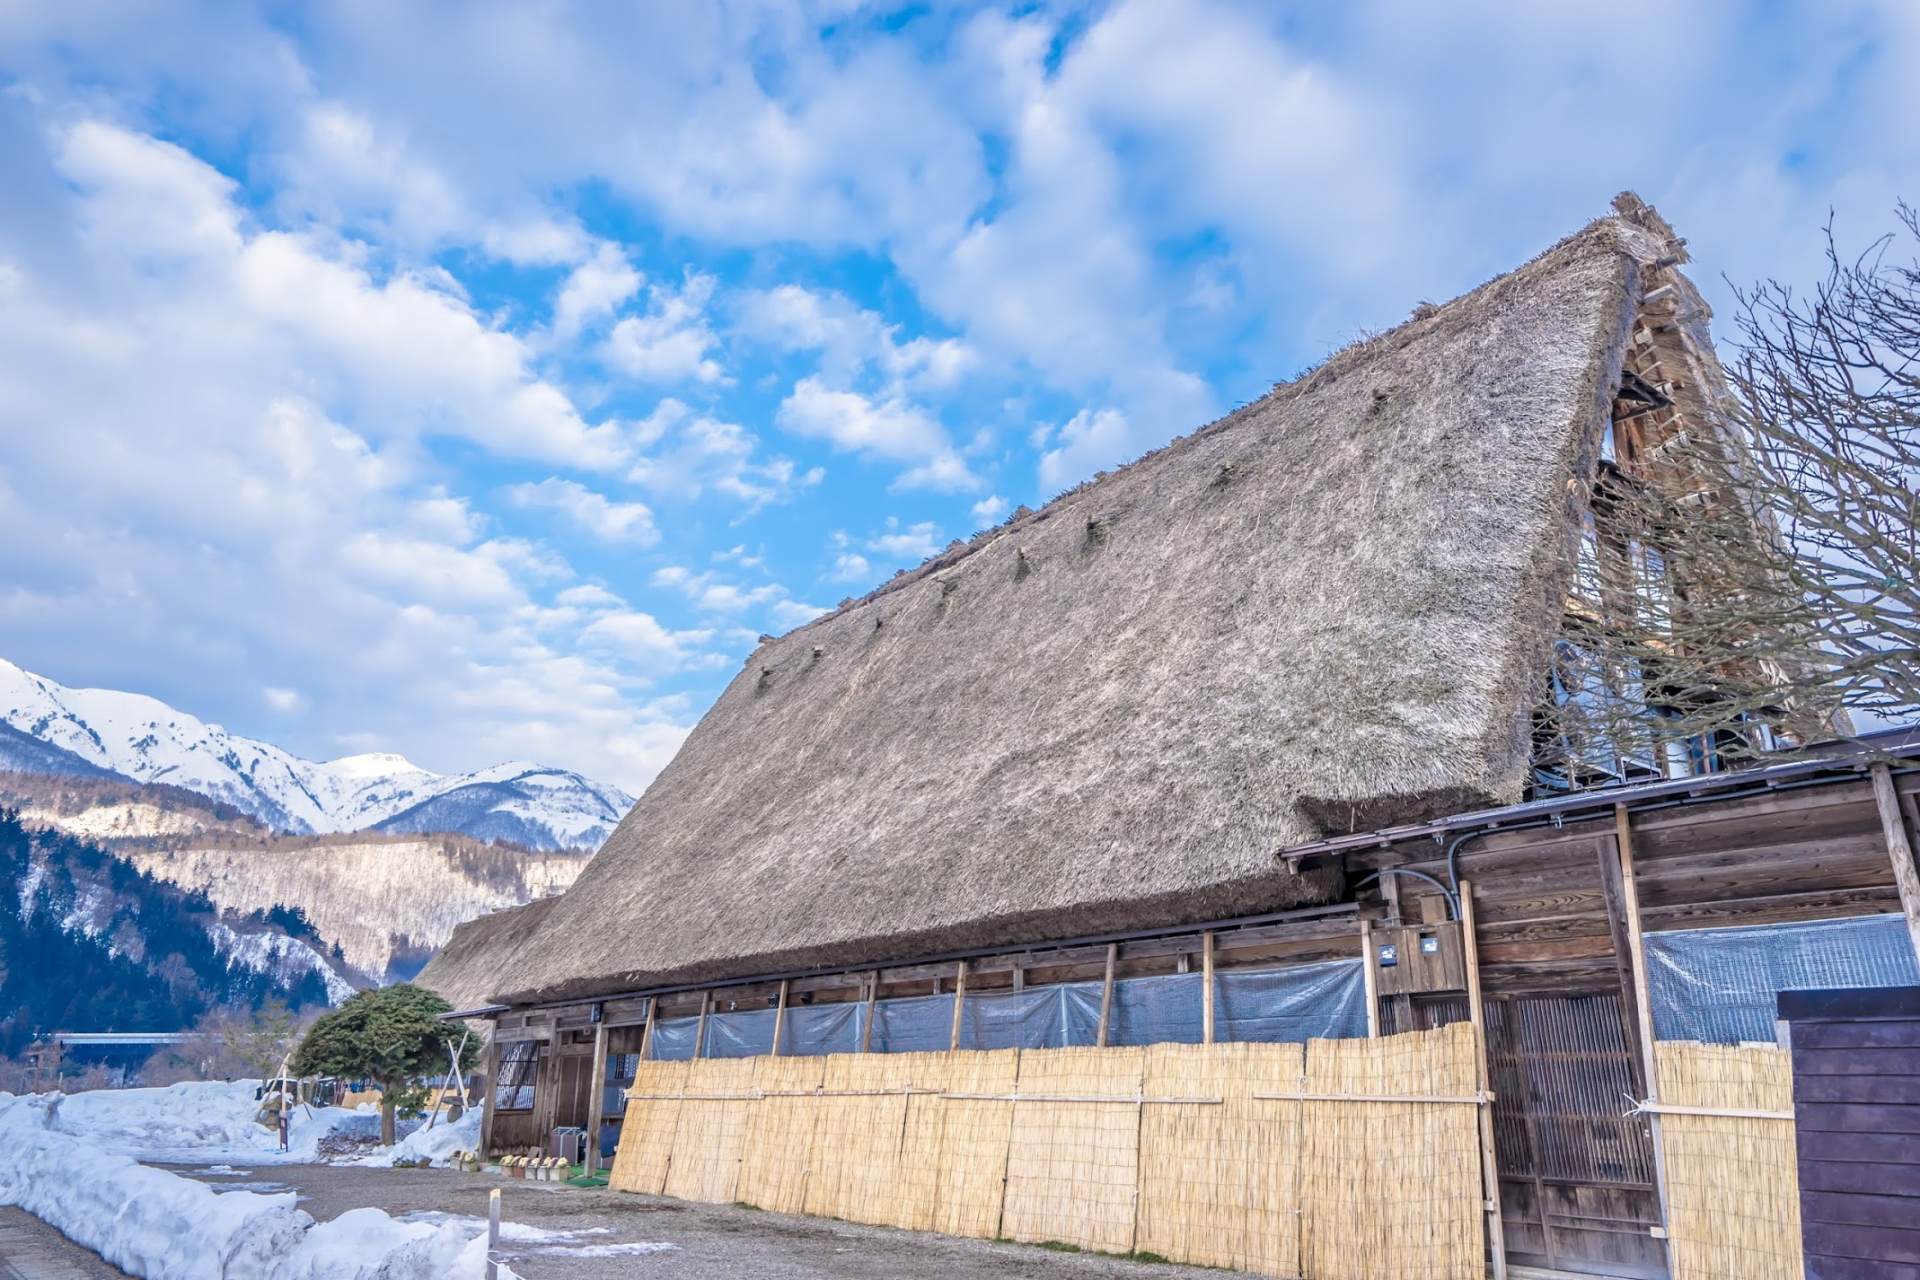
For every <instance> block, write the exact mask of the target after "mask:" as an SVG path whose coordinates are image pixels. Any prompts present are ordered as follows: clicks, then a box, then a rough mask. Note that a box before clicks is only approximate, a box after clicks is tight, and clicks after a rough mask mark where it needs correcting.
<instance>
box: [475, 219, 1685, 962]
mask: <svg viewBox="0 0 1920 1280" xmlns="http://www.w3.org/2000/svg"><path fill="white" fill-rule="evenodd" d="M1634 216H1635V217H1636V218H1637V219H1638V220H1639V221H1644V222H1646V223H1648V224H1649V225H1650V226H1651V225H1653V224H1654V223H1655V222H1657V220H1656V219H1653V218H1652V215H1651V214H1650V212H1642V213H1636V214H1635V215H1634ZM1661 231H1664V226H1663V224H1662V225H1659V226H1656V227H1654V229H1653V230H1652V231H1649V230H1647V229H1644V228H1642V227H1641V226H1639V225H1636V224H1635V222H1634V221H1630V220H1629V219H1628V218H1626V217H1614V218H1608V219H1604V220H1602V221H1600V222H1597V223H1595V224H1593V225H1592V226H1590V227H1588V228H1587V229H1586V230H1584V231H1582V232H1581V233H1580V234H1578V235H1576V236H1573V237H1572V238H1570V239H1569V240H1567V241H1564V242H1562V243H1561V244H1559V245H1557V246H1555V247H1554V248H1553V249H1552V250H1550V251H1548V252H1547V253H1546V254H1544V255H1542V256H1541V257H1540V258H1538V259H1536V260H1535V261H1533V262H1531V263H1529V264H1528V265H1527V266H1525V267H1522V268H1521V269H1519V270H1518V271H1515V272H1513V273H1512V274H1510V275H1507V276H1503V277H1501V278H1500V279H1497V280H1495V281H1493V282H1491V283H1489V284H1487V285H1485V286H1483V287H1481V288H1480V289H1478V290H1475V291H1474V292H1473V293H1471V294H1468V295H1467V296H1465V297H1463V298H1461V299H1459V300H1457V301H1455V302H1452V303H1450V304H1448V305H1445V306H1442V307H1438V308H1432V307H1423V308H1422V309H1421V311H1420V312H1419V313H1417V315H1416V318H1415V319H1414V320H1412V321H1410V322H1409V323H1407V324H1404V325H1402V326H1400V327H1399V328H1397V329H1395V330H1393V331H1391V332H1390V333H1387V334H1384V335H1382V336H1380V337H1378V338H1374V339H1372V340H1370V341H1367V342H1365V343H1362V344H1360V345H1357V346H1355V347H1352V348H1350V349H1348V350H1346V351H1344V352H1342V353H1340V354H1339V355H1337V356H1335V357H1334V358H1333V359H1331V360H1329V361H1327V362H1326V363H1325V364H1324V365H1322V366H1321V367H1320V368H1318V369H1317V370H1315V371H1313V372H1312V373H1311V374H1309V375H1307V376H1304V377H1302V378H1300V379H1299V380H1297V381H1295V382H1292V383H1289V384H1286V385H1283V386H1280V387H1277V388H1275V390H1274V391H1273V392H1272V393H1271V394H1269V395H1267V396H1265V397H1264V398H1262V399H1261V400H1259V401H1258V402H1257V403H1255V404H1252V405H1249V406H1248V407H1246V408H1245V409H1242V410H1240V411H1238V412H1236V413H1234V414H1232V415H1230V416H1229V417H1227V418H1225V419H1222V420H1221V421H1219V422H1216V423H1214V424H1212V425H1211V426H1208V427H1206V428H1203V429H1202V430H1200V431H1198V432H1196V433H1194V434H1193V435H1191V436H1188V437H1186V438H1184V439H1181V440H1178V441H1176V442H1175V443H1173V444H1171V445H1169V446H1168V447H1166V448H1164V449H1161V450H1159V451H1158V452H1156V453H1153V454H1150V455H1148V456H1147V457H1145V458H1143V459H1141V460H1140V461H1138V462H1135V463H1133V464H1131V465H1129V466H1127V467H1123V468H1121V469H1120V470H1118V471H1115V472H1113V473H1112V474H1109V475H1106V476H1103V477H1101V478H1099V479H1097V480H1095V481H1093V482H1090V483H1088V484H1086V485H1083V486H1081V487H1080V488H1078V489H1076V490H1074V491H1072V492H1070V493H1068V494H1066V495H1064V496H1062V497H1061V498H1059V499H1057V500H1055V501H1054V502H1052V503H1050V504H1049V505H1048V506H1047V507H1046V508H1044V509H1043V510H1040V511H1037V512H1030V513H1021V514H1019V515H1016V517H1015V518H1014V519H1012V520H1011V521H1009V522H1008V523H1007V524H1005V525H1003V526H1001V527H1000V528H998V529H996V530H993V531H991V532H990V533H989V534H985V535H982V536H980V537H977V538H975V539H974V540H973V541H972V542H970V543H968V544H966V545H965V546H961V547H957V548H955V549H953V550H952V551H950V552H948V553H947V554H945V555H943V556H940V557H937V558H936V559H934V560H933V561H931V562H929V563H928V564H927V565H925V566H923V567H922V568H920V569H919V570H917V571H915V572H913V573H910V574H907V575H903V576H902V577H901V578H899V579H896V580H895V581H894V582H892V583H889V584H888V585H887V586H885V587H883V588H881V589H880V590H879V591H876V592H874V593H873V594H872V595H870V596H868V597H866V598H865V599H862V600H859V601H854V602H850V603H849V604H847V605H845V606H843V607H841V608H840V609H839V610H837V611H836V612H834V613H832V614H829V615H827V616H825V617H823V618H820V619H818V620H817V621H815V622H812V623H810V624H808V625H807V626H804V627H802V628H800V629H799V630H797V631H794V632H792V633H790V634H788V635H786V636H784V637H781V638H779V639H777V640H772V641H769V642H767V643H765V644H763V645H762V646H761V647H760V649H759V650H758V651H757V652H755V653H754V654H753V656H752V657H751V658H750V659H748V661H747V663H746V666H745V668H744V669H743V670H742V671H741V672H740V674H739V675H738V676H737V677H736V678H735V679H734V680H733V682H732V684H731V685H729V686H728V688H727V690H726V691H725V692H724V693H723V694H722V695H721V696H720V698H719V700H718V701H717V702H716V703H715V704H714V705H713V707H712V709H711V710H710V711H708V713H707V714H706V716H705V717H704V718H703V719H702V720H701V721H700V724H699V725H698V726H697V727H696V728H695V729H694V731H693V733H692V735H691V736H690V737H689V738H688V739H687V742H686V744H685V745H684V746H683V747H682V748H681V750H680V752H679V754H678V755H677V756H676V757H675V759H674V760H673V762H672V763H671V764H670V765H669V766H668V767H667V768H666V769H665V771H663V772H662V773H661V774H660V776H659V777H658V778H657V779H656V780H655V781H654V783H653V785H652V786H651V787H650V788H648V790H647V792H646V794H645V795H644V796H643V797H641V799H640V801H639V803H638V804H636V805H635V807H634V809H633V811H632V812H631V813H629V814H628V815H627V818H626V820H625V821H624V822H623V823H621V825H620V827H619V829H618V830H617V831H616V832H615V833H614V835H613V836H612V838H611V839H610V840H609V841H608V842H607V844H606V846H605V847H604V848H603V849H602V850H601V852H600V853H599V855H598V856H597V857H596V858H595V859H594V860H593V862H592V863H591V864H590V865H589V866H588V868H587V869H586V871H585V872H584V873H582V875H581V876H580V879H579V881H578V882H577V883H576V884H575V885H574V886H573V888H572V889H571V890H570V891H569V892H568V893H567V894H566V895H565V896H564V897H563V898H562V899H561V900H560V901H559V902H558V904H557V905H555V906H554V907H553V908H552V909H551V911H549V912H547V913H546V918H545V919H544V921H542V922H541V924H540V925H539V927H538V928H536V929H535V930H534V931H533V933H532V935H531V936H530V937H528V938H527V939H525V941H524V943H523V944H522V945H521V946H519V947H518V948H517V950H516V954H515V955H514V956H513V957H512V960H511V964H510V965H501V964H491V965H490V966H489V967H490V968H491V969H492V971H493V972H494V973H495V974H496V975H497V977H496V978H495V979H494V980H493V982H492V984H491V987H490V992H489V993H490V994H492V995H496V996H510V997H518V998H527V997H531V996H541V997H546V998H552V997H561V996H564V997H572V996H580V995H589V994H595V993H603V992H608V991H614V990H622V989H636V988H644V987H647V986H650V985H661V984H667V983H674V982H687V981H707V980H716V979H722V978H729V977H737V976H747V975H753V974H760V973H767V972H773V971H778V970H783V969H789V968H799V967H804V966H811V965H845V966H849V967H851V966H858V965H863V964H871V963H875V962H880V961H885V960H890V959H900V958H903V957H911V956H916V955H924V954H933V953H937V952H941V951H946V950H958V949H964V948H969V947H981V946H999V945H1005V944H1013V945H1018V944H1021V943H1024V942H1029V941H1041V940H1045V939H1049V938H1060V937H1066V936H1074V935H1086V934H1091V933H1096V932H1101V931H1106V930H1117V929H1127V928H1139V927H1160V926H1162V925H1178V924H1183V923H1189V922H1193V921H1197V920H1205V919H1214V918H1221V917H1225V916H1230V915H1238V914H1246V913H1252V912H1257V911H1263V910H1269V909H1278V908H1283V907H1286V906H1289V905H1294V904H1299V903H1303V902H1315V901H1325V900H1327V899H1329V898H1330V897H1332V896H1334V895H1336V894H1337V892H1338V890H1339V886H1338V884H1337V883H1336V881H1335V879H1334V877H1335V875H1336V873H1335V872H1333V871H1330V870H1322V871H1309V872H1306V873H1303V874H1301V875H1291V874H1289V873H1288V872H1287V871H1286V870H1285V869H1284V867H1285V863H1284V862H1283V861H1281V860H1279V859H1278V858H1277V855H1278V854H1279V853H1280V852H1281V851H1282V850H1284V849H1285V848H1287V847H1288V846H1289V845H1294V844H1298V843H1301V842H1304V841H1308V840H1312V839H1314V838H1316V837H1319V836H1322V835H1324V834H1326V833H1329V832H1334V831H1346V830H1353V829H1356V828H1365V827H1372V826H1378V825H1382V824H1385V823H1388V822H1391V821H1398V820H1404V819H1411V818H1415V817H1429V816H1433V815H1436V814H1440V813H1444V812H1447V811H1451V810H1457V809H1461V808H1467V807H1479V806H1486V805H1493V804H1501V803H1507V802H1511V801H1514V800H1517V799H1518V798H1519V797H1520V792H1521V787H1522V783H1523V780H1524V778H1525V775H1526V769H1527V765H1528V740H1527V739H1528V713H1529V710H1530V709H1531V708H1532V706H1533V705H1534V702H1535V700H1536V698H1537V697H1538V696H1539V695H1540V694H1541V692H1542V691H1543V689H1544V687H1545V664H1546V661H1547V655H1548V652H1549V649H1550V644H1551V637H1552V634H1553V632H1554V630H1555V628H1556V627H1557V625H1558V621H1559V612H1560V602H1561V600H1562V598H1563V596H1564V592H1565V588H1566V582H1565V579H1564V569H1565V565H1566V562H1567V557H1566V555H1565V549H1566V546H1567V539H1568V536H1569V530H1570V528H1571V526H1572V521H1571V520H1570V518H1569V516H1570V509H1571V508H1572V507H1574V506H1575V505H1576V504H1577V503H1578V502H1580V501H1581V500H1582V499H1581V497H1580V494H1581V493H1583V492H1584V485H1582V484H1578V483H1573V481H1575V479H1576V478H1584V477H1586V476H1588V475H1590V474H1591V471H1592V467H1593V460H1592V456H1591V455H1592V452H1593V450H1594V449H1595V447H1596V442H1597V440H1598V438H1599V433H1600V429H1601V426H1602V424H1603V423H1604V422H1605V421H1606V420H1607V416H1608V410H1609V403H1610V400H1611V397H1612V394H1613V390H1614V388H1615V386H1616V384H1617V381H1618V378H1619V371H1620V367H1621V360H1622V350H1623V344H1624V342H1625V339H1626V335H1627V332H1628V329H1629V326H1630V324H1631V321H1632V319H1633V316H1634V312H1635V308H1636V305H1637V303H1638V301H1639V298H1640V294H1641V290H1642V284H1641V280H1642V278H1643V273H1644V268H1645V267H1646V265H1647V264H1649V263H1651V262H1652V261H1653V260H1654V259H1655V258H1657V257H1659V256H1662V255H1665V254H1669V253H1673V252H1676V251H1677V250H1676V247H1675V243H1674V242H1670V241H1669V240H1667V239H1666V238H1665V237H1664V236H1663V235H1661V234H1659V233H1660V232H1661ZM1663 265H1666V264H1663ZM462 984H463V985H468V983H467V980H466V979H465V978H463V979H462Z"/></svg>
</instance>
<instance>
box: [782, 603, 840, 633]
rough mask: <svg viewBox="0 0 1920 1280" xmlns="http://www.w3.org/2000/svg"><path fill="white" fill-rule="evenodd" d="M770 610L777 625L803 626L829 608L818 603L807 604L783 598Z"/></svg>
mask: <svg viewBox="0 0 1920 1280" xmlns="http://www.w3.org/2000/svg"><path fill="white" fill-rule="evenodd" d="M770 612H771V613H772V615H773V621H774V624H775V625H776V626H782V627H788V628H792V627H803V626H805V625H806V624H807V623H809V622H812V621H813V620H814V619H815V618H818V617H820V616H821V615H822V614H824V613H826V612H827V610H826V609H824V608H822V607H821V606H819V605H817V604H807V603H805V602H803V601H799V600H782V601H780V603H778V604H776V605H774V606H773V608H772V610H770Z"/></svg>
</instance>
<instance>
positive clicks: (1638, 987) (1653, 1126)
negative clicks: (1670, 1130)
mask: <svg viewBox="0 0 1920 1280" xmlns="http://www.w3.org/2000/svg"><path fill="white" fill-rule="evenodd" d="M1613 841H1614V844H1615V845H1616V846H1618V849H1619V854H1620V904H1621V908H1622V909H1623V911H1624V912H1625V914H1626V918H1627V953H1628V955H1629V957H1630V958H1631V959H1632V961H1633V1015H1634V1022H1635V1025H1636V1026H1637V1027H1638V1029H1639V1033H1640V1070H1641V1073H1642V1076H1643V1077H1644V1082H1645V1086H1646V1097H1645V1099H1644V1100H1645V1101H1646V1102H1649V1103H1658V1102H1659V1101H1660V1071H1659V1064H1658V1061H1657V1059H1656V1058H1655V1056H1654V1051H1653V1001H1652V999H1651V997H1650V996H1649V995H1648V993H1647V948H1646V939H1645V938H1644V937H1643V936H1642V935H1641V932H1640V885H1639V882H1638V881H1637V880H1636V879H1635V878H1634V874H1633V822H1632V819H1631V818H1630V817H1629V816H1628V814H1627V806H1626V805H1624V804H1616V805H1615V806H1614V807H1613ZM1647 1124H1648V1126H1649V1129H1650V1132H1651V1133H1652V1135H1653V1188H1654V1191H1655V1193H1656V1194H1657V1196H1658V1198H1659V1201H1660V1234H1659V1239H1660V1240H1661V1241H1663V1242H1664V1241H1666V1239H1667V1232H1669V1231H1671V1230H1672V1229H1673V1215H1672V1213H1671V1212H1670V1211H1669V1209H1668V1205H1667V1151H1666V1147H1665V1146H1664V1145H1663V1144H1662V1142H1661V1129H1660V1113H1659V1112H1658V1111H1653V1112H1649V1113H1648V1115H1647ZM1661 1248H1662V1249H1664V1250H1665V1251H1666V1253H1667V1255H1668V1256H1667V1265H1668V1267H1669V1269H1671V1267H1672V1265H1673V1256H1672V1255H1673V1246H1672V1245H1671V1244H1667V1243H1662V1245H1661Z"/></svg>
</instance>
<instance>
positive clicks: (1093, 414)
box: [1040, 409, 1135, 491]
mask: <svg viewBox="0 0 1920 1280" xmlns="http://www.w3.org/2000/svg"><path fill="white" fill-rule="evenodd" d="M1051 439H1052V443H1051V445H1050V447H1049V448H1048V449H1047V450H1046V451H1045V452H1044V453H1042V454H1041V455H1040V485H1041V487H1042V488H1044V489H1047V490H1049V491H1053V490H1059V489H1065V488H1068V487H1070V486H1071V485H1073V484H1075V483H1076V482H1078V481H1080V480H1084V479H1085V478H1086V477H1087V476H1089V475H1092V474H1093V473H1094V472H1095V471H1098V470H1100V469H1101V468H1102V467H1111V466H1114V465H1115V464H1117V463H1121V462H1125V461H1127V460H1128V459H1129V458H1131V457H1132V456H1133V454H1134V452H1135V438H1134V432H1133V429H1132V426H1131V424H1129V423H1128V421H1127V416H1126V415H1125V414H1124V413H1121V412H1120V411H1119V410H1118V409H1082V410H1081V411H1080V412H1079V413H1076V414H1074V415H1073V417H1072V419H1070V420H1069V421H1068V422H1066V423H1065V424H1064V425H1062V426H1061V428H1060V430H1059V432H1058V433H1057V434H1054V435H1053V436H1052V437H1051Z"/></svg>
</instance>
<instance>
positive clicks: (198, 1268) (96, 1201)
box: [0, 1093, 512, 1280]
mask: <svg viewBox="0 0 1920 1280" xmlns="http://www.w3.org/2000/svg"><path fill="white" fill-rule="evenodd" d="M67 1101H71V1099H62V1098H61V1097H60V1096H59V1095H57V1094H55V1095H34V1096H30V1097H25V1098H16V1097H14V1096H13V1095H11V1094H4V1093H0V1147H3V1148H4V1149H5V1150H6V1151H7V1154H8V1157H9V1158H8V1159H7V1160H6V1161H5V1162H0V1204H4V1205H17V1206H19V1207H20V1208H22V1209H25V1210H26V1211H27V1212H28V1213H31V1214H33V1215H35V1216H36V1217H38V1218H41V1219H42V1220H44V1221H46V1222H47V1223H49V1224H51V1225H52V1226H53V1227H55V1228H56V1229H58V1230H59V1231H60V1232H61V1233H63V1234H64V1235H66V1236H67V1237H68V1238H69V1239H72V1240H75V1241H77V1242H78V1243H80V1244H83V1245H85V1246H86V1247H88V1248H90V1249H92V1250H94V1251H95V1252H96V1253H98V1254H100V1255H101V1256H102V1257H103V1258H105V1259H107V1261H109V1262H111V1263H113V1264H114V1265H116V1266H118V1267H121V1268H122V1269H124V1270H126V1271H127V1272H129V1273H130V1274H132V1275H135V1276H139V1277H142V1280H477V1278H478V1277H480V1276H482V1275H484V1273H485V1270H486V1240H485V1238H484V1237H483V1236H481V1235H478V1234H476V1228H475V1227H473V1226H471V1225H469V1224H468V1223H465V1222H453V1221H449V1222H443V1223H427V1222H400V1221H396V1220H395V1219H393V1218H390V1217H388V1216H387V1215H386V1214H384V1213H382V1212H381V1211H380V1210H378V1209H355V1210H353V1211H351V1212H349V1213H343V1214H341V1215H340V1216H339V1217H337V1218H335V1219H334V1220H333V1221H331V1222H324V1223H316V1222H315V1221H314V1220H313V1218H312V1216H311V1215H309V1214H308V1213H306V1212H305V1211H304V1210H301V1209H299V1208H297V1207H296V1206H295V1197H294V1196H293V1194H292V1193H290V1192H287V1193H280V1194H269V1195H263V1194H260V1193H258V1192H254V1191H245V1190H239V1189H233V1190H222V1191H220V1192H216V1191H215V1190H214V1189H213V1188H212V1187H209V1186H206V1185H205V1184H203V1183H200V1182H195V1181H193V1180H192V1179H189V1178H183V1177H180V1176H179V1175H177V1174H172V1173H168V1172H166V1171H165V1170H161V1169H150V1168H148V1167H146V1166H144V1165H141V1164H139V1163H137V1162H136V1161H135V1160H134V1159H133V1158H132V1157H131V1156H129V1155H126V1154H123V1153H122V1151H120V1150H108V1149H105V1148H103V1147H101V1146H98V1145H96V1144H95V1142H94V1141H92V1140H89V1139H87V1138H78V1137H75V1136H73V1134H72V1133H71V1132H70V1131H64V1130H61V1129H60V1128H59V1127H58V1126H57V1125H56V1123H55V1122H56V1119H57V1116H58V1113H59V1112H60V1111H61V1110H63V1109H64V1107H63V1103H64V1102H67ZM500 1274H501V1275H503V1276H508V1275H511V1274H512V1273H511V1272H509V1271H507V1270H506V1269H504V1268H502V1270H501V1273H500Z"/></svg>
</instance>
